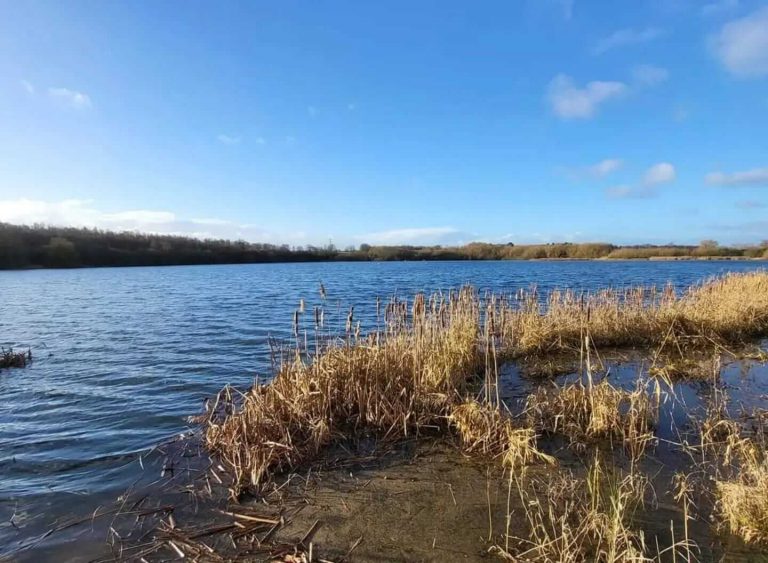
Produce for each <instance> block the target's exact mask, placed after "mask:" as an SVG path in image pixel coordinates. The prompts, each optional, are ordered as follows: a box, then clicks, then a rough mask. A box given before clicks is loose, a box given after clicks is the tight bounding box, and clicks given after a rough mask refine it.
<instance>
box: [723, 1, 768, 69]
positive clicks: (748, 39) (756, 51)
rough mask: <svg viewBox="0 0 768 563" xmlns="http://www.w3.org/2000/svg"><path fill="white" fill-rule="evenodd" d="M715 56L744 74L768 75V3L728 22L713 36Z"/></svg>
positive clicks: (725, 65)
mask: <svg viewBox="0 0 768 563" xmlns="http://www.w3.org/2000/svg"><path fill="white" fill-rule="evenodd" d="M710 44H711V47H712V50H713V51H714V53H715V56H716V57H717V58H718V59H719V60H720V62H721V63H722V64H723V66H724V67H725V68H726V69H727V70H728V71H729V72H731V73H732V74H734V75H736V76H740V77H750V76H765V75H768V6H766V7H764V8H761V9H759V10H757V11H755V12H752V13H751V14H749V15H748V16H745V17H743V18H739V19H736V20H733V21H730V22H728V23H726V24H725V25H724V26H723V28H722V29H721V30H720V32H719V33H717V34H716V35H714V36H713V37H711V38H710Z"/></svg>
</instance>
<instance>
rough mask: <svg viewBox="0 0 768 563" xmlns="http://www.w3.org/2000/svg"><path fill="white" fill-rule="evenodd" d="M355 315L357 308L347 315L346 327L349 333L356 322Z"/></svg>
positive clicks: (350, 310) (351, 308) (351, 309)
mask: <svg viewBox="0 0 768 563" xmlns="http://www.w3.org/2000/svg"><path fill="white" fill-rule="evenodd" d="M354 315H355V307H354V306H352V307H350V308H349V314H348V315H347V325H346V332H347V333H349V332H351V331H352V322H353V321H354Z"/></svg>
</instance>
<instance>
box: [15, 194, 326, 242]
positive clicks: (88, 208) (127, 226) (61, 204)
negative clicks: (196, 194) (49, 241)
mask: <svg viewBox="0 0 768 563" xmlns="http://www.w3.org/2000/svg"><path fill="white" fill-rule="evenodd" d="M0 222H6V223H13V224H19V225H32V224H35V223H43V224H46V225H56V226H74V227H98V228H101V229H109V230H115V231H139V232H148V233H157V234H170V235H183V236H191V237H197V238H227V239H243V240H247V241H251V242H268V243H275V244H278V243H279V244H282V243H286V244H307V243H308V242H309V238H308V236H307V235H306V233H303V232H286V233H275V232H271V231H268V230H266V229H262V228H260V227H258V226H257V225H252V224H243V223H237V222H234V221H228V220H225V219H220V218H216V217H212V218H193V219H187V218H183V217H179V216H178V215H177V214H176V213H173V212H171V211H163V210H153V209H133V210H125V211H117V212H109V211H103V210H100V209H98V208H97V207H95V206H94V203H93V202H92V201H89V200H79V199H66V200H62V201H42V200H31V199H25V198H22V199H15V200H5V201H2V200H0ZM318 240H319V239H318Z"/></svg>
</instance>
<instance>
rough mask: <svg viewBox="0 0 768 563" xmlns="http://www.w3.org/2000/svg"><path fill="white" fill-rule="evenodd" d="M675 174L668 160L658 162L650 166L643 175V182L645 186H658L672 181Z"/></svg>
mask: <svg viewBox="0 0 768 563" xmlns="http://www.w3.org/2000/svg"><path fill="white" fill-rule="evenodd" d="M676 176H677V173H676V172H675V167H674V166H672V165H671V164H670V163H669V162H660V163H658V164H654V165H653V166H651V167H650V168H649V169H648V170H647V171H646V172H645V176H643V184H645V185H646V186H658V185H660V184H666V183H668V182H672V181H673V180H674V179H675V178H676Z"/></svg>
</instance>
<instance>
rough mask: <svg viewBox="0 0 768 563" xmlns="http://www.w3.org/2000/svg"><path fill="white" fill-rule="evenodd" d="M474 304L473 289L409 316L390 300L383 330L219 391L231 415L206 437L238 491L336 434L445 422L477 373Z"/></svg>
mask: <svg viewBox="0 0 768 563" xmlns="http://www.w3.org/2000/svg"><path fill="white" fill-rule="evenodd" d="M477 302H478V300H477V297H476V295H475V294H474V293H473V292H472V291H471V290H470V289H465V290H462V291H461V292H459V293H453V294H451V295H450V296H448V297H442V298H441V297H435V298H434V299H433V300H431V303H430V304H429V306H425V305H424V302H423V301H418V303H421V305H420V306H415V307H414V310H413V314H412V317H411V319H410V322H407V321H408V318H407V315H404V314H402V308H401V307H399V306H397V307H391V308H390V307H388V313H387V316H388V321H387V322H388V324H387V329H386V334H385V335H383V336H382V335H379V334H376V335H372V336H370V337H367V338H364V339H360V340H357V339H356V340H354V341H349V340H348V341H347V342H344V343H341V344H338V343H337V344H332V345H330V346H329V347H327V348H326V349H325V350H323V351H322V352H321V353H320V354H319V355H317V356H316V357H315V358H314V359H313V360H312V361H304V360H303V359H302V358H301V357H299V356H298V355H297V357H296V359H295V361H293V362H290V363H288V364H286V365H284V366H283V367H282V369H281V370H280V371H279V373H278V374H277V376H276V377H275V378H274V380H273V381H272V382H271V383H269V384H268V385H260V386H256V387H254V388H253V389H251V390H250V391H248V392H247V393H245V394H243V395H241V396H239V397H234V396H232V394H231V392H228V395H227V396H221V395H220V399H221V400H222V401H223V402H224V403H225V405H226V409H227V410H228V412H229V413H230V414H227V415H225V416H223V417H217V416H215V415H214V416H212V418H211V420H210V421H209V423H208V426H207V429H206V435H205V439H206V443H207V445H208V446H209V448H210V449H211V450H213V451H214V452H215V453H217V454H218V455H219V456H221V458H222V460H223V461H224V462H225V463H226V464H227V465H228V466H229V468H230V469H231V470H232V472H233V474H234V482H235V486H234V489H235V490H236V491H239V490H241V489H242V488H243V487H246V486H252V487H258V485H259V484H260V483H262V481H263V480H264V478H265V477H267V476H268V475H269V474H270V473H271V472H274V471H279V470H282V469H286V468H289V467H293V466H295V465H296V464H298V463H301V462H303V461H306V460H307V459H310V458H312V457H314V456H316V455H317V454H318V453H319V451H320V449H321V448H322V447H324V446H326V445H328V444H329V443H330V442H331V441H332V440H334V439H335V438H342V437H354V436H360V435H365V434H372V435H376V436H377V437H379V438H381V439H394V438H402V437H406V436H409V435H413V434H416V433H418V432H419V431H420V430H421V429H424V428H434V427H440V426H444V425H445V418H446V416H447V415H448V414H450V408H451V406H452V404H453V403H454V402H456V401H457V398H458V396H459V393H460V392H461V391H462V390H463V389H464V387H465V386H466V383H467V380H468V378H470V377H471V376H472V375H473V374H475V373H477V372H478V371H479V366H478V362H479V358H480V355H479V352H478V349H477V339H478V336H477V333H478V318H479V315H478V312H477ZM217 410H220V409H218V408H215V409H214V411H217Z"/></svg>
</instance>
